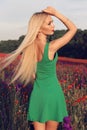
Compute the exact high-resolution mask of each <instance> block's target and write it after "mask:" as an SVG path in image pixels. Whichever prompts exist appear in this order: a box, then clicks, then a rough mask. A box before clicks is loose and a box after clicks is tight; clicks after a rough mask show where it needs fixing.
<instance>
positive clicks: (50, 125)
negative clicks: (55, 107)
mask: <svg viewBox="0 0 87 130" xmlns="http://www.w3.org/2000/svg"><path fill="white" fill-rule="evenodd" d="M58 125H59V123H58V122H56V121H47V122H46V129H45V130H57V128H58Z"/></svg>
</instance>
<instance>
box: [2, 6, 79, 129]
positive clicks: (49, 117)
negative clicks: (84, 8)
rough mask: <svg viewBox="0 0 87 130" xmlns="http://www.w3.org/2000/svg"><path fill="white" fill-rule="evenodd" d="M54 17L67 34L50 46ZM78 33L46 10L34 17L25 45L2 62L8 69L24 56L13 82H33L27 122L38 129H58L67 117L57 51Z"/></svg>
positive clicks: (61, 17)
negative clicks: (57, 73) (48, 37)
mask: <svg viewBox="0 0 87 130" xmlns="http://www.w3.org/2000/svg"><path fill="white" fill-rule="evenodd" d="M51 16H55V17H56V18H58V19H59V20H60V21H61V22H62V23H64V25H65V26H66V27H67V29H68V31H67V32H66V34H64V35H63V36H62V37H61V38H58V39H56V40H53V41H51V42H50V43H49V42H47V36H48V35H52V34H54V24H53V20H52V17H51ZM76 31H77V28H76V26H75V25H74V24H73V23H72V22H71V21H70V20H69V19H68V18H67V17H65V16H64V15H62V14H61V13H59V12H58V11H57V10H56V9H54V8H53V7H47V8H46V9H44V10H43V11H42V12H38V13H35V14H34V15H33V16H32V17H31V19H30V21H29V26H28V32H27V34H26V36H25V38H24V40H23V42H22V43H21V45H20V46H19V47H18V49H17V50H15V51H14V52H12V53H11V54H10V55H9V56H8V57H7V58H6V59H4V60H2V62H1V65H2V64H3V68H5V67H6V66H8V65H9V64H10V63H12V62H13V61H14V60H15V59H16V58H17V57H18V56H19V55H20V54H21V57H20V62H19V64H18V65H17V67H16V69H15V73H14V75H13V79H12V81H11V83H12V82H14V81H15V80H17V79H18V80H20V81H21V82H23V83H24V84H25V85H27V84H28V83H29V82H30V81H32V79H34V85H33V90H32V93H31V96H30V101H29V109H28V114H27V119H28V120H30V121H33V124H34V128H35V130H57V128H58V124H59V122H62V121H63V118H64V117H65V116H67V115H68V113H67V109H66V103H65V98H64V94H63V91H62V89H61V86H60V84H59V82H58V79H57V75H56V62H57V58H58V55H57V51H58V50H59V49H60V48H61V47H63V46H64V45H66V44H67V43H68V42H69V41H70V40H71V39H72V37H73V36H74V35H75V33H76ZM4 63H5V64H4ZM3 68H2V69H3Z"/></svg>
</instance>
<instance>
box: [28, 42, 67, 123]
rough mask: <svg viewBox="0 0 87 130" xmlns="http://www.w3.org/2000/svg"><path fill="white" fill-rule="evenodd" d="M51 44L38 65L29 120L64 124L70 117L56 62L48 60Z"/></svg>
mask: <svg viewBox="0 0 87 130" xmlns="http://www.w3.org/2000/svg"><path fill="white" fill-rule="evenodd" d="M49 44H50V43H49V42H47V43H46V45H45V48H44V54H43V58H42V60H41V61H40V62H38V63H37V72H36V79H35V81H34V86H33V90H32V93H31V96H30V100H29V108H28V114H27V120H29V121H38V122H42V123H44V122H46V121H49V120H52V121H57V122H62V121H63V118H64V117H65V116H68V112H67V108H66V102H65V98H64V93H63V91H62V88H61V86H60V84H59V81H58V79H57V74H56V62H57V60H58V54H57V52H56V53H55V56H54V59H53V60H50V59H49V58H48V49H49Z"/></svg>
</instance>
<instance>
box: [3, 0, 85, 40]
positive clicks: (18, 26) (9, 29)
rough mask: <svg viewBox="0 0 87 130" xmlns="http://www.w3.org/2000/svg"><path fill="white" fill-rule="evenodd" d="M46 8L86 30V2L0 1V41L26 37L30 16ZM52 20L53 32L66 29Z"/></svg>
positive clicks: (66, 0) (54, 0)
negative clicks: (57, 12) (59, 13)
mask: <svg viewBox="0 0 87 130" xmlns="http://www.w3.org/2000/svg"><path fill="white" fill-rule="evenodd" d="M47 6H52V7H54V8H56V10H58V11H59V12H61V13H62V14H63V15H65V16H67V17H68V18H69V19H70V20H71V21H73V22H74V23H75V24H76V26H77V28H79V29H82V30H84V29H87V0H0V40H9V39H11V40H16V39H18V38H19V37H20V36H21V35H26V32H27V27H28V21H29V19H30V17H31V16H32V14H33V13H35V12H38V11H41V10H43V9H45V8H46V7H47ZM53 20H54V24H55V30H58V29H59V30H60V29H66V27H65V26H64V25H63V24H62V23H61V22H60V21H59V20H58V19H57V18H55V17H53Z"/></svg>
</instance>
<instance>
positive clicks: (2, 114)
mask: <svg viewBox="0 0 87 130" xmlns="http://www.w3.org/2000/svg"><path fill="white" fill-rule="evenodd" d="M15 64H16V63H15ZM15 64H11V65H10V66H9V67H8V68H6V69H5V70H4V71H2V73H1V74H0V130H30V129H31V130H33V128H32V125H30V124H32V123H31V122H27V120H26V115H27V108H28V102H29V97H30V94H31V91H32V86H33V84H32V83H31V84H28V85H27V86H26V87H25V86H24V85H23V84H21V83H19V82H16V83H14V84H12V85H10V86H9V85H8V82H9V78H10V77H11V75H12V70H13V68H14V66H15ZM57 76H58V79H59V82H60V84H61V87H62V89H63V91H64V94H65V98H66V103H67V109H68V113H69V117H66V119H65V120H64V122H63V123H60V127H59V129H58V130H87V63H80V62H72V61H68V60H61V58H59V60H58V63H57ZM69 125H70V127H69ZM29 126H30V127H31V128H30V129H29Z"/></svg>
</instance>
